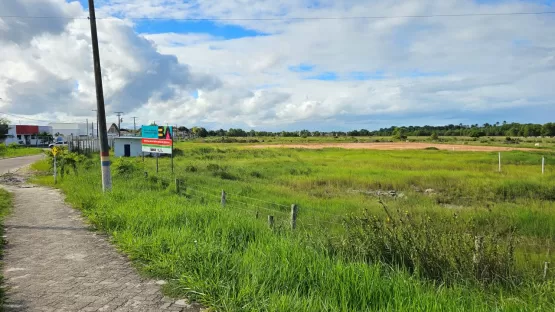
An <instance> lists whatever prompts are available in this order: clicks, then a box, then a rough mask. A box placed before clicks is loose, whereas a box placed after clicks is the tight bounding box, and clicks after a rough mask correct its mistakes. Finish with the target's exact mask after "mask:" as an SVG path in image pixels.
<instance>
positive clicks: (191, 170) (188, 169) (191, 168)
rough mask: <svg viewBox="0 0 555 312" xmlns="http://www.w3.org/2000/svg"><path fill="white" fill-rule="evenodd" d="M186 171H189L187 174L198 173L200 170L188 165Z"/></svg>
mask: <svg viewBox="0 0 555 312" xmlns="http://www.w3.org/2000/svg"><path fill="white" fill-rule="evenodd" d="M185 171H187V172H197V171H198V169H197V167H195V166H193V165H188V166H187V167H185Z"/></svg>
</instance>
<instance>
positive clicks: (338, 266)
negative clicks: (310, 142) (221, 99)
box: [35, 143, 555, 311]
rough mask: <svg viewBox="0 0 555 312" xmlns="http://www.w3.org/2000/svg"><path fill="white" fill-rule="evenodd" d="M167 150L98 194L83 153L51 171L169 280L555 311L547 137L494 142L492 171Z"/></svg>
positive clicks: (302, 304)
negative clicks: (535, 145) (511, 145)
mask: <svg viewBox="0 0 555 312" xmlns="http://www.w3.org/2000/svg"><path fill="white" fill-rule="evenodd" d="M177 148H178V151H177V154H178V156H177V158H176V159H175V164H174V166H175V174H174V175H172V174H171V169H170V168H171V167H170V159H169V158H166V157H163V158H160V159H159V168H160V169H159V173H158V174H157V173H156V170H155V167H156V165H155V163H156V161H155V159H153V158H146V159H145V162H144V163H143V161H142V160H141V159H131V160H130V159H118V160H115V161H114V165H113V167H112V169H113V173H114V190H113V192H112V193H111V194H108V195H105V196H104V195H102V194H101V193H100V190H101V186H100V169H99V161H97V160H96V158H95V159H94V160H92V159H88V160H78V161H79V165H78V167H77V168H78V169H77V171H76V172H74V170H73V169H69V167H66V169H65V170H66V171H69V173H66V174H65V175H64V177H63V179H61V181H60V182H59V183H58V186H59V187H60V188H61V189H63V190H64V191H65V192H66V194H67V199H68V201H69V202H70V203H72V204H73V205H74V206H75V207H78V208H79V209H81V210H82V211H83V212H84V214H85V215H86V216H87V217H88V218H89V219H90V220H91V222H92V223H93V224H95V225H96V226H97V227H98V228H100V229H101V230H104V231H106V232H108V233H109V234H111V235H112V237H113V239H114V242H115V243H116V244H117V245H118V247H119V248H121V250H122V251H123V252H125V253H127V254H129V255H130V256H131V258H132V259H134V261H135V262H136V263H137V264H138V265H139V267H140V268H141V270H142V271H143V272H145V273H146V274H148V275H150V276H155V277H156V278H163V279H166V280H168V281H169V284H168V285H167V287H166V291H167V292H168V293H169V294H173V295H176V296H183V295H187V296H189V297H190V298H192V299H195V300H198V301H200V302H202V303H204V304H206V305H207V306H210V307H213V308H215V309H216V310H218V311H492V310H499V311H550V310H553V309H555V283H554V281H555V274H553V270H552V269H548V271H547V274H546V276H545V280H544V276H543V275H544V274H543V273H544V263H545V262H551V263H555V261H554V260H555V257H554V256H553V254H552V249H553V246H554V240H555V153H553V152H551V151H549V150H545V151H543V152H504V153H503V154H502V159H503V167H502V172H501V173H499V172H497V153H473V152H451V151H436V150H421V151H373V150H341V149H321V150H292V149H256V150H254V149H249V148H245V147H244V145H242V144H215V143H210V144H209V143H204V144H201V143H182V144H179V145H178V146H177ZM542 156H544V157H546V172H545V174H543V175H542V174H541V157H542ZM35 168H36V169H40V170H47V169H48V163H47V160H45V161H44V162H42V163H39V164H37V165H36V166H35ZM145 171H146V172H147V174H146V175H145V173H144V172H145ZM175 178H178V179H180V180H181V181H182V182H181V183H180V189H179V193H178V192H177V190H176V185H175ZM37 180H38V181H39V182H41V183H44V184H48V185H52V184H53V181H52V178H51V176H47V175H44V176H39V177H38V178H37ZM222 190H224V191H225V192H226V205H225V207H222V206H221V205H220V198H221V192H222ZM291 204H296V205H298V207H299V213H298V221H297V222H298V224H297V228H296V229H295V230H294V231H292V230H291V229H290V225H289V222H290V221H289V219H290V206H291ZM268 215H272V216H273V217H274V218H275V226H274V228H273V229H270V228H269V226H268V223H267V218H268ZM476 243H478V245H479V246H478V247H476V246H475V245H476Z"/></svg>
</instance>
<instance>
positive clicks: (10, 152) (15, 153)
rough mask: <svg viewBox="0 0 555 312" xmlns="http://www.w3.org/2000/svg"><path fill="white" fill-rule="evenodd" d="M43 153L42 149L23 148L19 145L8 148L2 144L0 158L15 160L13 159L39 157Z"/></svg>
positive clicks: (0, 145)
mask: <svg viewBox="0 0 555 312" xmlns="http://www.w3.org/2000/svg"><path fill="white" fill-rule="evenodd" d="M42 151H43V149H42V148H35V147H23V146H19V145H10V146H6V145H4V144H0V158H13V157H22V156H30V155H38V154H40V153H42Z"/></svg>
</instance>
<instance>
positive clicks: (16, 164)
mask: <svg viewBox="0 0 555 312" xmlns="http://www.w3.org/2000/svg"><path fill="white" fill-rule="evenodd" d="M42 157H43V155H33V156H25V157H17V158H5V159H0V174H4V173H7V172H8V171H9V172H13V171H15V170H17V169H19V168H22V167H26V166H28V165H30V164H32V163H34V162H36V161H37V160H40V159H41V158H42Z"/></svg>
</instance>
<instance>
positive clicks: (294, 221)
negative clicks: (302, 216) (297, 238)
mask: <svg viewBox="0 0 555 312" xmlns="http://www.w3.org/2000/svg"><path fill="white" fill-rule="evenodd" d="M298 211H299V209H298V207H297V205H295V204H292V205H291V230H294V229H295V228H296V227H297V213H298Z"/></svg>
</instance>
